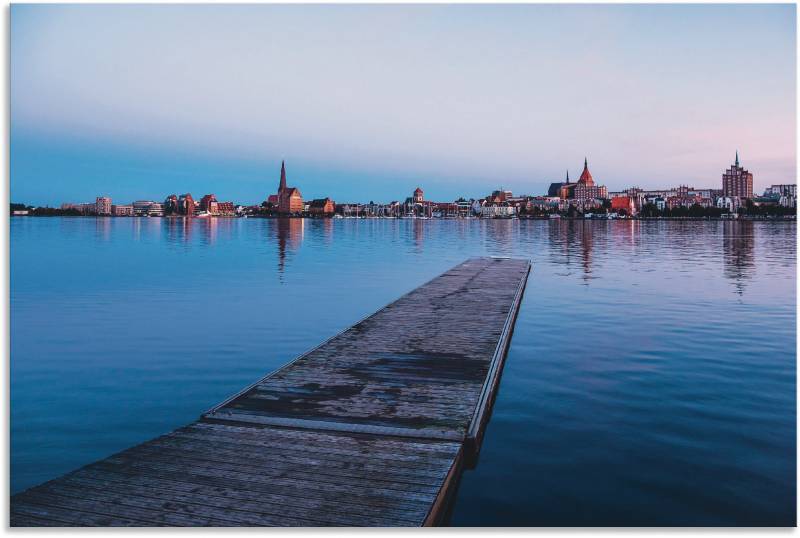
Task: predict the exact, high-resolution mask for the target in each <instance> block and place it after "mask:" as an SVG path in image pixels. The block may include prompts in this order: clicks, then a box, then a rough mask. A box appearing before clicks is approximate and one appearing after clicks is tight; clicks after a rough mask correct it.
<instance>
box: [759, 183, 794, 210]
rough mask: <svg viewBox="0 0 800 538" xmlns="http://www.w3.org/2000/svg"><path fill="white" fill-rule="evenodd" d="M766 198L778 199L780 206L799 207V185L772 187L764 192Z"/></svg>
mask: <svg viewBox="0 0 800 538" xmlns="http://www.w3.org/2000/svg"><path fill="white" fill-rule="evenodd" d="M764 196H769V197H773V198H776V199H777V200H778V205H780V206H783V207H795V206H796V205H797V185H771V186H769V187H767V189H766V190H765V191H764Z"/></svg>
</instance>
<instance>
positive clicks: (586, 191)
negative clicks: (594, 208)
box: [551, 158, 608, 205]
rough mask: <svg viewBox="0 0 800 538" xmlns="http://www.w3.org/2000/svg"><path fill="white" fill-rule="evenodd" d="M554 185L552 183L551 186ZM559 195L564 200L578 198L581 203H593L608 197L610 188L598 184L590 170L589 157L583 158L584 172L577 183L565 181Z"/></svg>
mask: <svg viewBox="0 0 800 538" xmlns="http://www.w3.org/2000/svg"><path fill="white" fill-rule="evenodd" d="M552 187H553V185H551V188H552ZM559 197H560V198H562V199H564V200H576V201H578V202H581V204H580V205H591V204H592V202H591V201H592V200H595V199H606V198H608V189H607V188H606V187H605V186H603V185H596V184H595V182H594V178H593V177H592V174H591V172H589V161H588V159H585V158H584V160H583V172H582V173H581V177H580V178H578V182H577V183H569V175H567V182H566V183H563V184H562V185H561V187H560V188H559Z"/></svg>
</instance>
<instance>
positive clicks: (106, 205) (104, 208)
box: [95, 196, 111, 215]
mask: <svg viewBox="0 0 800 538" xmlns="http://www.w3.org/2000/svg"><path fill="white" fill-rule="evenodd" d="M95 213H97V214H98V215H110V214H111V198H109V197H108V196H98V197H97V199H96V200H95Z"/></svg>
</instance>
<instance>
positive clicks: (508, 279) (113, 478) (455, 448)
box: [11, 258, 530, 527]
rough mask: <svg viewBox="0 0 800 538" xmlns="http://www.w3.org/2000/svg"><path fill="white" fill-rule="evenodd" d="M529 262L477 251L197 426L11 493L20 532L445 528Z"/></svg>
mask: <svg viewBox="0 0 800 538" xmlns="http://www.w3.org/2000/svg"><path fill="white" fill-rule="evenodd" d="M529 270H530V262H529V261H528V260H515V259H509V258H475V259H470V260H468V261H466V262H464V263H462V264H460V265H458V266H456V267H454V268H453V269H450V270H449V271H447V272H446V273H444V274H442V275H440V276H439V277H437V278H435V279H433V280H432V281H430V282H428V283H427V284H425V285H423V286H421V287H419V288H417V289H415V290H413V291H412V292H410V293H408V294H406V295H404V296H403V297H401V298H400V299H398V300H397V301H395V302H393V303H391V304H390V305H388V306H386V307H385V308H383V309H381V310H379V311H378V312H376V313H375V314H373V315H371V316H369V317H367V318H365V319H364V320H362V321H360V322H359V323H357V324H355V325H354V326H352V327H350V328H349V329H347V330H346V331H344V332H342V333H340V334H339V335H337V336H335V337H333V338H331V339H329V340H327V341H326V342H324V343H323V344H321V345H320V346H318V347H316V348H314V349H312V350H311V351H309V352H308V353H305V354H304V355H301V356H300V357H298V358H297V359H295V360H294V361H292V362H290V363H289V364H287V365H286V366H284V367H283V368H281V369H279V370H277V371H275V372H273V373H272V374H270V375H268V376H266V377H265V378H263V379H261V380H259V381H258V382H256V383H255V384H253V385H251V386H250V387H247V388H246V389H245V390H243V391H241V392H240V393H238V394H236V395H234V396H233V397H231V398H230V399H228V400H226V401H225V402H222V403H221V404H220V405H218V406H216V407H214V408H213V409H211V410H210V411H208V412H207V413H205V414H204V415H203V416H202V417H201V419H200V420H199V421H198V422H196V423H193V424H190V425H188V426H186V427H183V428H180V429H178V430H175V431H173V432H171V433H169V434H167V435H164V436H161V437H158V438H156V439H153V440H151V441H148V442H146V443H143V444H141V445H138V446H135V447H133V448H130V449H128V450H125V451H123V452H120V453H118V454H115V455H113V456H111V457H109V458H107V459H105V460H102V461H99V462H96V463H93V464H91V465H87V466H86V467H83V468H81V469H78V470H77V471H73V472H72V473H69V474H67V475H65V476H63V477H61V478H57V479H55V480H51V481H49V482H46V483H44V484H42V485H40V486H36V487H34V488H31V489H29V490H26V491H24V492H22V493H19V494H17V495H14V496H13V497H12V499H11V525H12V526H32V527H35V526H75V525H78V526H162V525H170V526H172V525H179V526H200V525H202V526H261V525H269V526H334V525H337V526H338V525H344V526H418V525H432V524H438V523H441V521H442V518H443V517H444V515H445V513H446V509H447V505H448V504H449V501H450V498H451V497H452V495H453V492H454V491H455V488H456V484H457V481H458V478H459V476H460V473H461V470H462V468H463V466H464V465H468V464H469V462H470V461H471V460H472V459H473V458H474V456H475V454H477V451H478V449H479V447H480V442H481V437H482V435H483V429H484V427H485V425H486V422H487V421H488V416H489V413H490V410H491V404H492V400H493V398H494V394H495V391H496V388H497V385H498V382H499V377H500V372H501V370H502V366H503V361H504V358H505V354H506V350H507V347H508V344H509V341H510V338H511V333H512V329H513V325H514V321H515V319H516V314H517V311H518V309H519V304H520V301H521V298H522V293H523V290H524V287H525V282H526V281H527V275H528V272H529Z"/></svg>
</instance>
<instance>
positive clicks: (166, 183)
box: [11, 5, 796, 206]
mask: <svg viewBox="0 0 800 538" xmlns="http://www.w3.org/2000/svg"><path fill="white" fill-rule="evenodd" d="M794 11H795V6H793V5H772V6H768V5H760V6H746V5H736V6H724V5H718V6H699V5H694V6H693V5H683V6H666V5H662V6H655V5H651V6H632V5H631V6H624V5H619V6H569V5H562V6H324V7H323V6H225V7H221V6H202V7H197V6H191V7H190V6H185V7H183V6H89V5H87V6H46V5H41V6H21V5H15V6H12V9H11V137H12V144H11V197H12V201H19V202H26V203H33V204H39V205H51V206H56V205H58V204H60V203H61V202H62V201H63V200H65V199H75V200H81V199H84V198H85V199H92V198H93V197H94V196H95V195H96V194H98V193H104V194H108V195H111V196H112V197H114V198H118V199H127V200H131V201H132V200H136V199H143V198H144V199H154V200H161V199H162V198H163V196H164V194H165V193H167V192H197V193H200V192H214V193H216V194H218V195H219V196H221V197H222V198H224V199H235V200H240V201H242V202H243V203H255V202H257V201H261V200H264V198H265V197H266V195H267V194H270V193H271V192H272V190H273V188H274V187H272V185H274V178H275V173H274V170H275V169H276V166H277V164H276V163H279V162H280V161H281V160H282V159H286V160H287V161H289V162H291V163H293V164H292V171H291V173H290V178H289V180H290V182H292V183H293V184H295V185H298V186H301V187H302V189H303V193H304V195H305V196H306V197H307V198H308V199H313V198H319V197H324V196H330V197H332V198H334V199H336V200H342V201H347V200H353V201H368V200H371V199H374V200H384V201H388V200H392V199H395V198H396V197H397V196H398V193H405V192H406V191H408V190H410V189H411V188H413V187H415V186H418V185H424V188H425V190H426V193H429V195H430V197H431V198H433V199H443V200H447V199H455V198H456V197H458V196H462V195H463V196H466V197H479V196H483V195H485V193H486V191H487V190H488V189H496V188H500V187H504V188H507V189H509V190H512V191H514V192H519V193H527V194H537V193H541V192H546V190H547V185H549V184H550V183H552V182H555V181H561V180H562V179H563V177H564V172H565V168H568V169H569V172H570V176H571V177H578V176H579V175H580V171H581V168H582V160H583V158H584V155H588V157H589V160H590V161H591V162H592V172H593V174H594V175H595V177H596V178H597V179H598V180H599V181H601V182H602V183H603V184H604V185H606V186H607V187H608V188H609V190H611V191H613V190H619V189H623V188H626V187H629V186H634V185H636V186H640V187H642V188H661V187H667V186H670V185H676V184H687V185H693V186H696V187H716V186H717V185H718V184H719V182H720V177H721V176H720V171H721V170H723V169H724V167H725V166H727V165H729V164H730V163H731V162H732V160H733V155H734V152H735V151H737V150H738V151H739V153H740V158H741V160H742V162H743V164H744V165H745V166H746V167H747V168H748V169H749V170H751V171H753V172H754V174H755V177H754V186H753V187H754V190H755V191H757V192H761V191H762V190H763V189H764V188H766V187H767V186H769V185H771V184H783V183H795V182H796V176H795V133H794V131H795V119H794V118H795V105H794V99H795V66H794V63H795V62H794V60H795V39H796V36H795V28H794ZM687 14H690V15H691V17H690V18H686V17H684V15H687ZM267 29H268V30H267ZM745 33H746V35H747V36H748V38H747V40H742V39H740V37H739V36H741V35H744V34H745ZM86 35H91V36H93V39H91V40H87V39H85V38H84V37H83V36H86ZM34 36H35V38H34ZM476 38H480V39H477V40H476ZM98 43H101V44H102V46H99V47H98V46H97V44H98ZM219 43H224V44H223V45H220V44H219ZM120 65H122V66H124V69H120V68H119V66H120ZM267 189H268V190H267Z"/></svg>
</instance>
